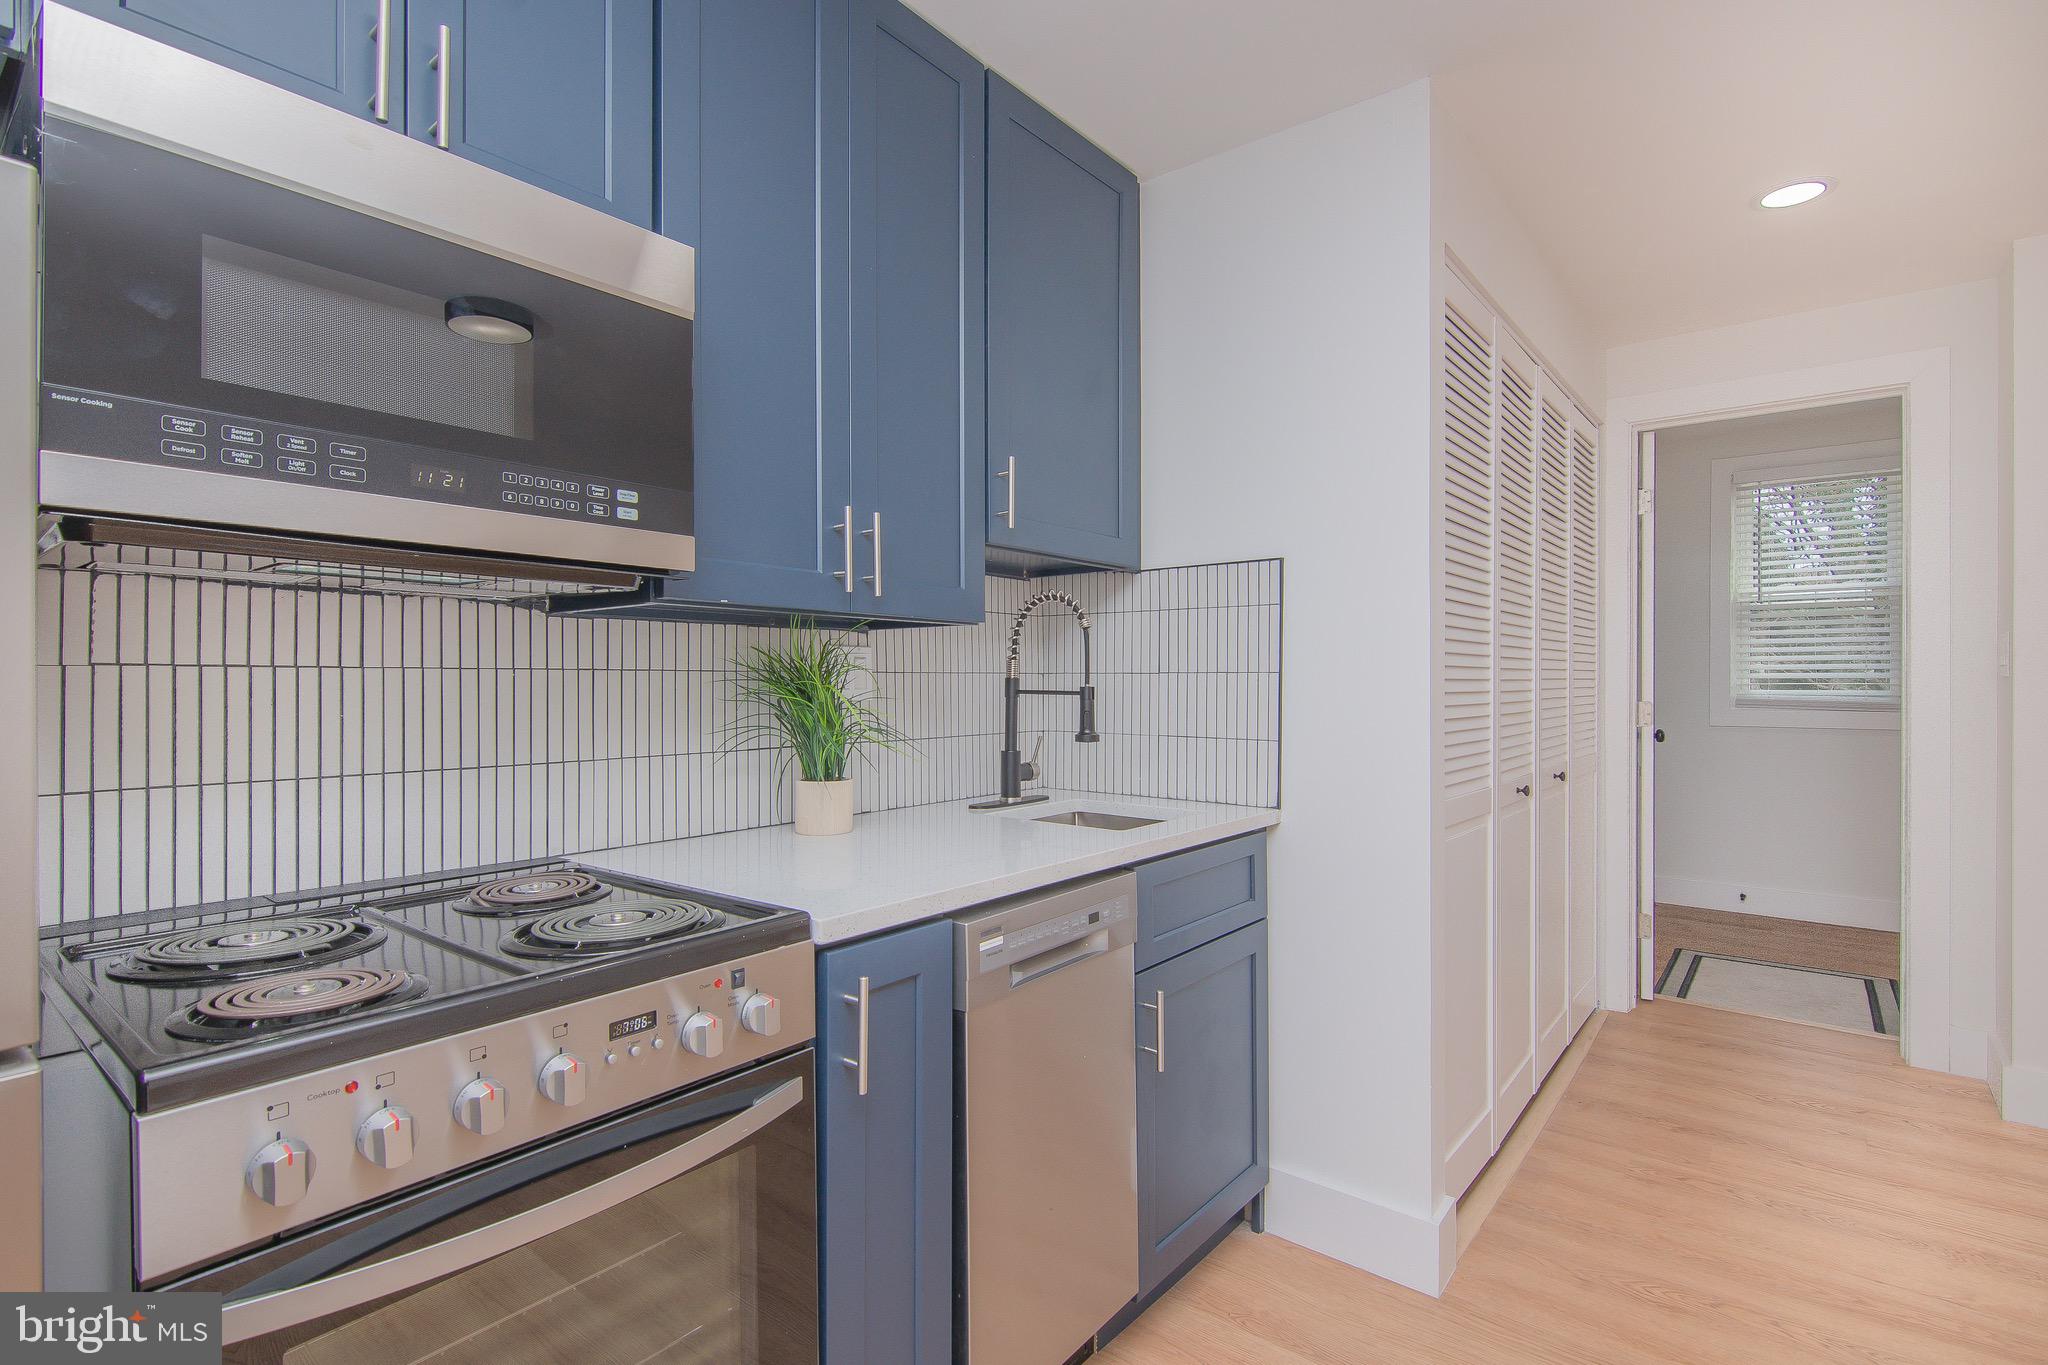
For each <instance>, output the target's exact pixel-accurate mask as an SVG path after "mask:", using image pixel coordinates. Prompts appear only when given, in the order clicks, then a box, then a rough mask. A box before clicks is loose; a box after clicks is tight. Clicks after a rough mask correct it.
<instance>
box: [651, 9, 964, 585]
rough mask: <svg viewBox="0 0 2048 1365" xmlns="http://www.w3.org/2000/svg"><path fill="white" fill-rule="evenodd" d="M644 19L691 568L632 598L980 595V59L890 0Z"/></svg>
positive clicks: (672, 12) (679, 12)
mask: <svg viewBox="0 0 2048 1365" xmlns="http://www.w3.org/2000/svg"><path fill="white" fill-rule="evenodd" d="M661 33H662V57H661V73H662V75H661V86H662V125H661V127H662V133H661V144H662V157H661V193H660V215H659V217H660V223H661V230H662V231H663V232H664V233H666V234H668V235H669V236H672V237H676V238H678V239H680V240H682V241H686V242H689V243H691V244H692V245H693V246H695V247H696V248H697V252H698V254H697V330H696V336H695V346H696V370H695V400H696V479H697V487H696V494H697V570H696V572H695V573H693V574H690V575H687V576H685V577H679V578H675V579H670V580H667V581H665V582H663V583H661V584H659V585H658V587H657V589H656V593H655V596H654V598H653V600H652V601H651V602H650V603H648V604H647V607H646V609H647V610H648V611H650V612H653V613H655V614H682V615H697V614H702V613H703V612H704V611H705V610H706V609H710V610H713V611H720V610H726V609H735V610H742V611H747V612H750V613H755V614H765V613H781V612H805V613H815V614H819V615H828V616H836V617H841V618H850V619H855V620H891V619H896V620H927V621H946V620H954V621H974V620H979V619H980V618H981V610H982V599H983V589H982V583H981V553H980V552H981V544H980V525H981V486H980V470H981V464H982V455H981V439H982V432H981V429H980V428H981V421H982V418H981V412H982V407H981V402H982V390H981V371H980V359H981V350H980V348H981V326H982V324H981V250H982V240H981V196H982V186H981V146H982V125H981V119H982V109H981V101H980V96H979V91H980V88H981V79H982V74H981V67H980V65H979V64H978V63H976V62H975V61H974V60H973V59H972V58H970V57H968V56H967V54H965V53H964V52H962V51H961V50H960V49H959V48H958V47H956V46H955V45H954V44H952V43H951V42H949V41H947V40H946V39H945V38H944V37H943V36H942V35H940V34H939V33H938V32H937V31H936V30H934V29H932V28H931V27H930V26H929V25H927V24H925V23H924V22H923V21H922V20H920V19H918V18H917V17H916V16H915V15H913V14H911V13H910V11H908V10H906V9H904V8H903V7H902V6H901V5H898V4H895V3H891V2H889V0H666V3H665V4H664V6H663V8H662V11H661ZM877 532H879V534H877ZM878 560H879V563H878ZM878 578H879V583H878V582H877V579H878ZM878 589H879V590H878Z"/></svg>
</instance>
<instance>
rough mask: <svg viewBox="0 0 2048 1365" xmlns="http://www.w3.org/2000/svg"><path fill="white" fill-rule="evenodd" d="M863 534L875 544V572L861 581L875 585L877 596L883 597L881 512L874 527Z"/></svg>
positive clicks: (877, 514) (864, 575) (868, 574)
mask: <svg viewBox="0 0 2048 1365" xmlns="http://www.w3.org/2000/svg"><path fill="white" fill-rule="evenodd" d="M861 534H862V535H864V536H867V537H869V538H870V539H872V540H873V541H874V542H875V571H874V572H873V573H864V574H862V575H861V576H860V581H861V582H863V583H870V584H873V585H874V589H875V596H877V597H880V596H881V595H882V514H881V513H880V512H877V513H875V522H874V525H872V526H870V527H869V528H868V529H867V530H865V531H862V532H861Z"/></svg>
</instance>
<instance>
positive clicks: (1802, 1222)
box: [1100, 1000, 2048, 1365]
mask: <svg viewBox="0 0 2048 1365" xmlns="http://www.w3.org/2000/svg"><path fill="white" fill-rule="evenodd" d="M1100 1358H1101V1359H1102V1360H1103V1361H1104V1365H1197V1363H1199V1365H1251V1363H1252V1362H1258V1363H1259V1365H1366V1362H1372V1363H1373V1365H1379V1363H1380V1362H1431V1365H1439V1363H1441V1365H1463V1363H1464V1362H1492V1361H1546V1362H1609V1361H1611V1362H1616V1365H1622V1363H1623V1362H1627V1363H1628V1365H1636V1363H1638V1362H1653V1361H1670V1362H1685V1365H1717V1363H1719V1362H1727V1363H1728V1365H1735V1362H1742V1365H1753V1363H1754V1362H1766V1361H1768V1362H1775V1361H1845V1362H1850V1361H1853V1362H1856V1365H1873V1362H1899V1363H1900V1365H1905V1363H1906V1362H1912V1363H1914V1365H1923V1363H1925V1362H1944V1361H2037V1362H2038V1361H2044V1360H2048V1132H2042V1131H2040V1130H2037V1129H2031V1128H2023V1127H2020V1126H2018V1125H2015V1124H2008V1123H2005V1122H2004V1121H2002V1120H2001V1119H1999V1118H1998V1116H1997V1113H1996V1111H1995V1110H1994V1109H1993V1108H1992V1104H1991V1098H1990V1095H1989V1094H1988V1093H1987V1092H1986V1090H1985V1088H1984V1086H1983V1085H1981V1084H1979V1083H1977V1082H1974V1081H1966V1080H1961V1079H1958V1078H1955V1077H1950V1076H1943V1075H1937V1074H1934V1073H1931V1072H1925V1071H1915V1070H1912V1069H1911V1068H1909V1067H1907V1066H1906V1065H1905V1064H1904V1063H1903V1062H1901V1061H1900V1060H1899V1056H1898V1051H1897V1049H1896V1048H1895V1047H1894V1046H1893V1044H1892V1043H1891V1042H1890V1041H1889V1040H1887V1039H1882V1038H1863V1037H1858V1036H1855V1035H1852V1034H1846V1033H1837V1032H1833V1031H1830V1030H1826V1029H1818V1028H1810V1027H1807V1026H1804V1025H1800V1024H1788V1023H1780V1022H1778V1021H1775V1020H1769V1019H1759V1018H1754V1017H1752V1016H1749V1015H1742V1014H1732V1013H1727V1012H1724V1011H1719V1010H1709V1009H1703V1008H1700V1007H1698V1006H1694V1005H1687V1004H1684V1003H1682V1002H1678V1001H1663V1000H1659V1001H1651V1002H1649V1003H1647V1004H1644V1005H1641V1006H1639V1007H1638V1008H1636V1009H1635V1010H1633V1011H1632V1012H1630V1013H1628V1014H1625V1015H1613V1016H1609V1017H1608V1018H1607V1020H1606V1023H1605V1026H1604V1027H1603V1028H1602V1030H1601V1032H1600V1034H1599V1036H1598V1037H1597V1038H1596V1039H1595V1040H1594V1043H1593V1046H1592V1049H1591V1051H1590V1052H1589V1053H1588V1055H1587V1057H1586V1060H1585V1063H1584V1065H1583V1066H1581V1068H1580V1069H1579V1072H1578V1074H1577V1076H1576V1077H1574V1078H1573V1080H1572V1082H1571V1085H1570V1088H1569V1089H1568V1090H1567V1091H1566V1093H1565V1095H1564V1098H1563V1100H1562V1101H1561V1102H1560V1103H1559V1105H1558V1107H1557V1110H1556V1112H1555V1113H1553V1114H1552V1115H1551V1117H1550V1120H1549V1122H1548V1124H1547V1125H1546V1126H1545V1127H1544V1129H1543V1131H1542V1133H1541V1134H1540V1135H1539V1136H1538V1137H1537V1139H1536V1142H1535V1144H1534V1146H1533V1147H1532V1148H1531V1150H1530V1151H1529V1154H1528V1157H1527V1159H1526V1161H1525V1162H1524V1164H1523V1166H1522V1169H1521V1172H1520V1173H1519V1174H1518V1175H1517V1176H1516V1177H1515V1179H1514V1181H1513V1183H1512V1184H1510V1185H1509V1187H1508V1189H1507V1191H1506V1193H1505V1194H1504V1195H1502V1197H1501V1199H1500V1202H1499V1203H1498V1205H1496V1206H1495V1207H1494V1209H1493V1210H1492V1212H1491V1213H1490V1214H1489V1215H1488V1217H1487V1219H1486V1223H1485V1226H1484V1227H1483V1228H1482V1229H1481V1230H1480V1233H1479V1236H1478V1237H1477V1239H1476V1240H1474V1242H1473V1243H1472V1246H1471V1247H1470V1249H1469V1250H1467V1251H1466V1253H1465V1255H1464V1257H1463V1258H1462V1260H1461V1261H1460V1263H1459V1266H1458V1272H1457V1275H1456V1277H1455V1278H1454V1279H1453V1280H1452V1281H1451V1285H1450V1288H1449V1290H1448V1291H1447V1292H1446V1293H1445V1295H1444V1297H1443V1298H1442V1299H1441V1300H1433V1299H1430V1298H1428V1297H1427V1296H1425V1295H1422V1294H1418V1293H1415V1292H1413V1291H1411V1290H1406V1289H1402V1288H1400V1287H1398V1286H1396V1285H1393V1284H1390V1283H1388V1282H1386V1281H1383V1280H1378V1279H1375V1278H1373V1277H1372V1276H1370V1275H1367V1274H1365V1273H1364V1272H1362V1271H1358V1270H1355V1269H1353V1268H1351V1267H1350V1266H1346V1265H1343V1264H1340V1263H1339V1262H1336V1261H1333V1260H1329V1259H1327V1258H1325V1257H1323V1256H1319V1255H1317V1254H1315V1253H1314V1252H1310V1251H1307V1250H1304V1249H1303V1248H1301V1247H1298V1246H1294V1245H1292V1244H1290V1243H1287V1242H1284V1241H1282V1240H1280V1239H1279V1238H1278V1237H1274V1236H1265V1237H1257V1236H1253V1235H1252V1234H1251V1233H1249V1232H1244V1231H1239V1232H1237V1233H1234V1234H1233V1235H1232V1236H1231V1237H1230V1238H1228V1239H1227V1240H1226V1241H1225V1242H1224V1243H1223V1245H1222V1246H1220V1247H1218V1248H1217V1249H1216V1251H1215V1253H1214V1254H1213V1255H1211V1256H1210V1257H1209V1259H1208V1260H1207V1261H1205V1262H1204V1263H1203V1264H1202V1265H1200V1266H1198V1267H1196V1269H1195V1270H1194V1271H1193V1272H1192V1273H1190V1274H1189V1276H1188V1277H1187V1278H1186V1279H1185V1280H1183V1281H1182V1282H1181V1283H1180V1284H1179V1285H1178V1286H1176V1287H1175V1289H1174V1290H1173V1291H1172V1292H1171V1293H1169V1294H1168V1295H1167V1296H1166V1297H1165V1298H1163V1299H1162V1300H1160V1302H1159V1303H1157V1304H1156V1305H1154V1306H1153V1308H1152V1310H1151V1311H1150V1312H1148V1313H1147V1314H1146V1315H1145V1316H1144V1317H1142V1318H1140V1319H1139V1320H1138V1321H1137V1322H1136V1323H1134V1324H1132V1326H1131V1327H1130V1328H1129V1329H1128V1330H1127V1331H1126V1332H1125V1333H1124V1334H1123V1335H1122V1336H1121V1337H1119V1338H1118V1339H1117V1340H1116V1341H1114V1342H1112V1343H1110V1345H1109V1347H1108V1348H1107V1349H1106V1350H1105V1351H1104V1352H1103V1354H1102V1356H1101V1357H1100Z"/></svg>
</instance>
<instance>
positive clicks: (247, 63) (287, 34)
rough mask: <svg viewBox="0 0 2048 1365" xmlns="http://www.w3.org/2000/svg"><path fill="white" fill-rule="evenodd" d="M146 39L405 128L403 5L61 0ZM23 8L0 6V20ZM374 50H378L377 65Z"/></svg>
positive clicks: (23, 3)
mask: <svg viewBox="0 0 2048 1365" xmlns="http://www.w3.org/2000/svg"><path fill="white" fill-rule="evenodd" d="M66 3H68V4H70V5H72V6H73V7H74V8H76V9H81V10H84V11H85V12H86V13H88V14H94V15H98V16H99V17H100V18H102V19H108V20H112V21H113V22H114V23H117V24H120V25H122V26H124V27H126V28H131V29H134V30H135V31H136V32H137V33H141V34H143V35H145V36H146V37H150V38H155V39H157V40H158V41H159V42H164V43H169V44H170V45H171V46H173V47H179V48H183V49H185V50H186V51H188V52H191V53H194V54H196V55H198V56H201V57H205V58H207V59H208V60H209V61H215V62H219V63H220V64H221V65H223V66H228V67H233V68H234V69H235V70H237V71H242V72H246V73H247V74H249V75H251V76H254V77H256V78H257V79H259V80H263V81H268V82H269V83H270V84H272V85H278V86H282V87H284V88H285V89H287V90H292V91H296V92H297V93H299V94H301V95H305V96H307V97H308V98H311V99H316V100H319V101H320V102H321V103H322V104H331V105H333V106H334V107H335V108H337V109H346V110H347V111H348V112H349V113H351V114H359V115H361V116H362V117H364V118H372V117H374V116H375V115H376V114H377V113H378V110H379V101H378V100H377V91H378V78H379V75H380V73H382V74H383V76H384V79H385V81H386V82H387V84H386V85H385V88H384V93H385V98H384V100H383V101H382V110H383V113H384V115H385V119H386V121H387V122H389V123H390V124H391V125H392V126H393V127H395V128H403V127H404V126H405V115H404V108H405V90H404V85H405V41H404V33H405V0H391V3H390V4H389V5H388V6H386V7H384V8H386V9H388V11H389V15H390V23H389V25H388V29H389V31H388V32H384V31H380V29H379V27H378V25H379V22H380V20H381V19H382V17H383V10H381V9H380V6H379V3H378V0H66ZM28 5H29V0H0V14H4V13H12V12H13V11H14V10H16V9H19V10H24V11H25V10H26V9H27V8H28ZM380 44H388V45H389V46H388V48H386V49H385V53H384V60H383V61H382V62H381V63H380V60H379V47H380Z"/></svg>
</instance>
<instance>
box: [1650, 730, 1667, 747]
mask: <svg viewBox="0 0 2048 1365" xmlns="http://www.w3.org/2000/svg"><path fill="white" fill-rule="evenodd" d="M1650 738H1651V739H1654V740H1656V741H1657V742H1658V743H1659V744H1662V743H1663V742H1664V732H1663V731H1662V730H1652V731H1650Z"/></svg>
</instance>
